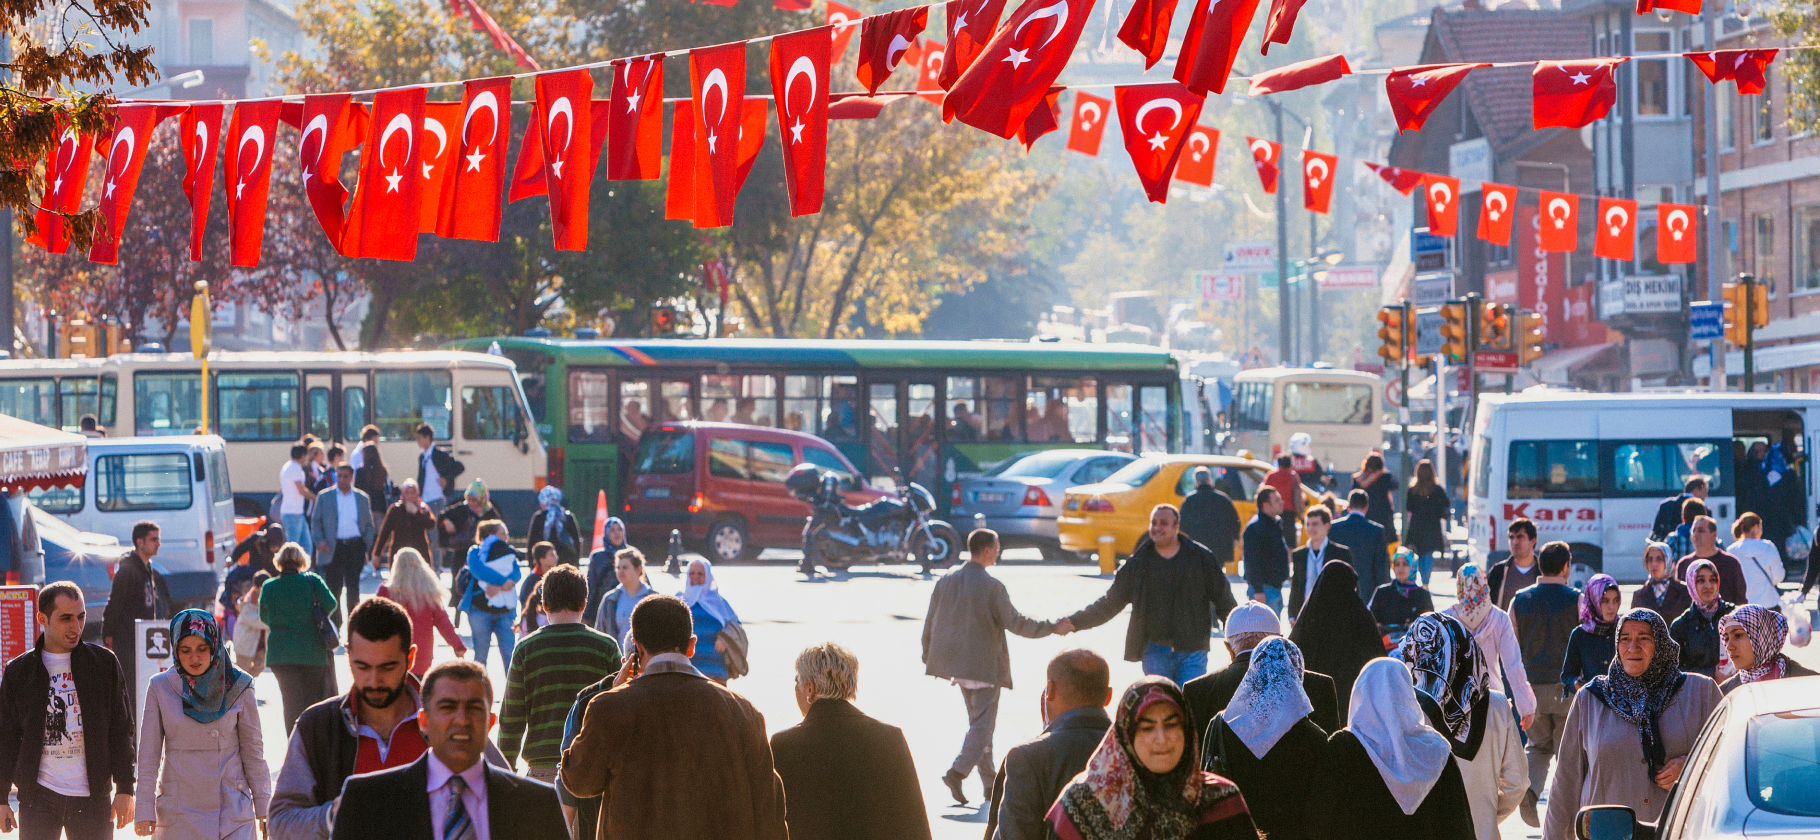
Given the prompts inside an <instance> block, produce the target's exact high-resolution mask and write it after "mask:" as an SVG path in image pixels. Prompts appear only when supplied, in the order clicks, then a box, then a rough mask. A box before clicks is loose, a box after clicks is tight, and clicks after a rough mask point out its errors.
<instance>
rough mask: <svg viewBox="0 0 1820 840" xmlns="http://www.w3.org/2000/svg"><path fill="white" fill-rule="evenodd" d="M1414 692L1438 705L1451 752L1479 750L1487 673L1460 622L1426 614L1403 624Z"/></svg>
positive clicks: (1460, 753)
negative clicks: (1407, 626)
mask: <svg viewBox="0 0 1820 840" xmlns="http://www.w3.org/2000/svg"><path fill="white" fill-rule="evenodd" d="M1400 651H1401V655H1402V659H1403V662H1404V664H1406V665H1408V666H1409V671H1410V674H1411V675H1412V676H1413V677H1414V678H1415V686H1416V689H1417V690H1418V691H1421V692H1422V693H1423V694H1426V695H1428V696H1429V697H1431V698H1433V699H1434V701H1435V703H1436V704H1438V705H1439V706H1440V707H1441V717H1442V720H1443V721H1444V722H1445V723H1446V725H1447V726H1446V728H1445V729H1443V730H1442V731H1441V734H1443V735H1446V736H1447V741H1448V743H1449V744H1450V745H1451V746H1452V749H1453V754H1454V755H1457V756H1459V757H1460V758H1463V759H1465V760H1467V761H1471V760H1473V758H1474V757H1475V756H1477V755H1478V754H1479V743H1480V742H1481V741H1482V740H1483V739H1484V737H1485V715H1486V710H1487V709H1488V708H1490V700H1491V672H1490V671H1488V670H1487V669H1486V667H1485V656H1484V654H1483V653H1481V652H1480V651H1479V645H1478V643H1477V642H1475V641H1473V638H1472V633H1471V631H1468V630H1467V629H1466V625H1464V624H1462V623H1460V621H1459V620H1458V619H1456V618H1454V617H1453V616H1451V615H1447V614H1445V613H1433V612H1431V613H1428V614H1426V615H1423V616H1422V617H1420V618H1418V619H1416V620H1415V621H1413V622H1410V624H1409V632H1408V633H1406V634H1404V636H1403V643H1402V647H1401V648H1400Z"/></svg>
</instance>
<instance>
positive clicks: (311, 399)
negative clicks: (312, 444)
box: [303, 385, 334, 440]
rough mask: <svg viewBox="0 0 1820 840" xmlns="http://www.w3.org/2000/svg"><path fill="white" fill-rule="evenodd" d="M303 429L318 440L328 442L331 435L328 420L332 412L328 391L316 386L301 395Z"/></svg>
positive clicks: (325, 388)
mask: <svg viewBox="0 0 1820 840" xmlns="http://www.w3.org/2000/svg"><path fill="white" fill-rule="evenodd" d="M303 406H304V409H303V428H304V430H305V431H307V432H309V433H310V434H312V435H315V436H316V437H317V438H318V439H319V440H328V439H329V437H330V435H331V434H332V433H331V432H330V430H329V418H330V417H331V416H333V415H334V411H333V410H331V409H330V407H329V389H328V388H327V387H325V386H321V385H318V386H316V387H314V388H311V389H309V390H307V391H305V392H304V394H303Z"/></svg>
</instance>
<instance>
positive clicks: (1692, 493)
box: [1649, 475, 1747, 561]
mask: <svg viewBox="0 0 1820 840" xmlns="http://www.w3.org/2000/svg"><path fill="white" fill-rule="evenodd" d="M1688 499H1699V500H1700V501H1702V502H1704V501H1706V476H1703V475H1696V476H1694V477H1693V478H1690V479H1688V480H1687V484H1685V485H1683V486H1682V488H1681V495H1679V496H1670V497H1668V498H1667V499H1664V500H1662V504H1660V505H1658V506H1656V521H1655V523H1654V524H1652V525H1650V528H1649V538H1650V539H1651V540H1653V541H1655V542H1661V541H1663V540H1666V539H1668V535H1669V534H1672V533H1674V532H1675V529H1676V528H1679V527H1681V504H1682V503H1683V502H1686V501H1687V500H1688ZM1738 509H1739V510H1746V509H1747V508H1745V507H1744V506H1743V505H1742V504H1741V505H1739V506H1738ZM1668 559H1669V560H1670V561H1673V560H1674V559H1675V558H1673V557H1670V558H1668Z"/></svg>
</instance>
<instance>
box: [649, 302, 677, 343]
mask: <svg viewBox="0 0 1820 840" xmlns="http://www.w3.org/2000/svg"><path fill="white" fill-rule="evenodd" d="M675 333H676V307H674V306H653V307H651V335H652V336H653V337H657V336H666V335H674V334H675Z"/></svg>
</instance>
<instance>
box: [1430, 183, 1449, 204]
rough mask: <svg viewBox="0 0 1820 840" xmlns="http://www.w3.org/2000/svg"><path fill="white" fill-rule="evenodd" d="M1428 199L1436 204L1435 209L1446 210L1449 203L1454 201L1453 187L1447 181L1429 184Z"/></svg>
mask: <svg viewBox="0 0 1820 840" xmlns="http://www.w3.org/2000/svg"><path fill="white" fill-rule="evenodd" d="M1428 201H1429V202H1430V203H1431V204H1433V205H1434V206H1435V210H1437V211H1445V210H1446V209H1447V205H1449V204H1451V203H1453V187H1450V186H1448V185H1447V182H1446V181H1436V182H1434V183H1432V184H1429V185H1428Z"/></svg>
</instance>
